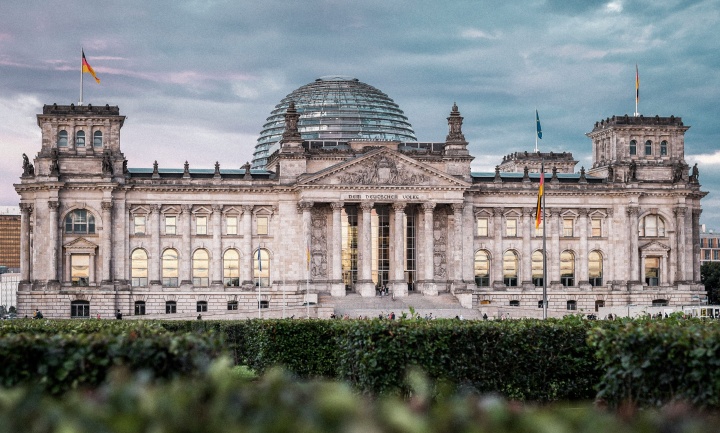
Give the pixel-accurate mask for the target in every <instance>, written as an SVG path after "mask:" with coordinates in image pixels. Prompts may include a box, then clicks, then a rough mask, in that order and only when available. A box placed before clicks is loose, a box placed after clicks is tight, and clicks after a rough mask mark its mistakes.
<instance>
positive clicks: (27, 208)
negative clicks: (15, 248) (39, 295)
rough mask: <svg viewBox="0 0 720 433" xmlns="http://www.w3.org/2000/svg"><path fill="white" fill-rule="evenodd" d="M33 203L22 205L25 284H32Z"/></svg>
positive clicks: (21, 247)
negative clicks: (31, 232) (31, 223)
mask: <svg viewBox="0 0 720 433" xmlns="http://www.w3.org/2000/svg"><path fill="white" fill-rule="evenodd" d="M32 211H33V205H32V204H31V203H20V273H21V278H22V282H23V283H29V282H30V215H31V214H32Z"/></svg>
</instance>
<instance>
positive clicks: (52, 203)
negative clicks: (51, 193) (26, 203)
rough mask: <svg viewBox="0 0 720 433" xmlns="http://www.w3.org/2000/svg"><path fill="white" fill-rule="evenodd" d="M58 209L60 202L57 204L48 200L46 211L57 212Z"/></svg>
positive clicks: (55, 201)
mask: <svg viewBox="0 0 720 433" xmlns="http://www.w3.org/2000/svg"><path fill="white" fill-rule="evenodd" d="M59 207H60V202H58V201H57V200H50V201H49V202H48V209H52V210H58V208H59Z"/></svg>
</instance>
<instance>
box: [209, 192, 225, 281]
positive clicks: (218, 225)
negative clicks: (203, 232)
mask: <svg viewBox="0 0 720 433" xmlns="http://www.w3.org/2000/svg"><path fill="white" fill-rule="evenodd" d="M222 210H223V205H221V204H214V205H212V211H213V214H212V231H213V232H212V256H211V258H210V262H211V263H212V266H211V268H210V271H211V273H212V274H211V275H210V280H211V282H212V284H220V285H222V283H223V276H222V271H223V267H222V263H223V262H222V238H221V235H222Z"/></svg>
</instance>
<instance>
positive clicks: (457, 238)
mask: <svg viewBox="0 0 720 433" xmlns="http://www.w3.org/2000/svg"><path fill="white" fill-rule="evenodd" d="M464 209H465V203H453V204H452V210H453V220H454V225H453V228H454V233H453V240H452V243H451V246H450V248H451V250H452V266H451V267H450V268H451V269H452V270H451V272H452V274H451V278H452V287H453V289H454V290H463V289H465V284H464V283H463V274H462V255H463V254H462V253H463V210H464Z"/></svg>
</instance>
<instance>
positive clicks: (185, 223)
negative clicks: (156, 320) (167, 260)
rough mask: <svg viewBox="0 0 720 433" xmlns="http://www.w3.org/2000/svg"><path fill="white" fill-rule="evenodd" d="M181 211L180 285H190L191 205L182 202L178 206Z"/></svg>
mask: <svg viewBox="0 0 720 433" xmlns="http://www.w3.org/2000/svg"><path fill="white" fill-rule="evenodd" d="M180 212H182V227H181V229H180V231H181V233H182V241H181V242H182V244H181V245H182V252H181V253H180V285H181V286H191V285H192V277H191V275H190V273H191V270H190V263H191V253H192V251H191V250H192V245H191V244H190V234H191V232H192V205H190V204H184V205H181V206H180Z"/></svg>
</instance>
